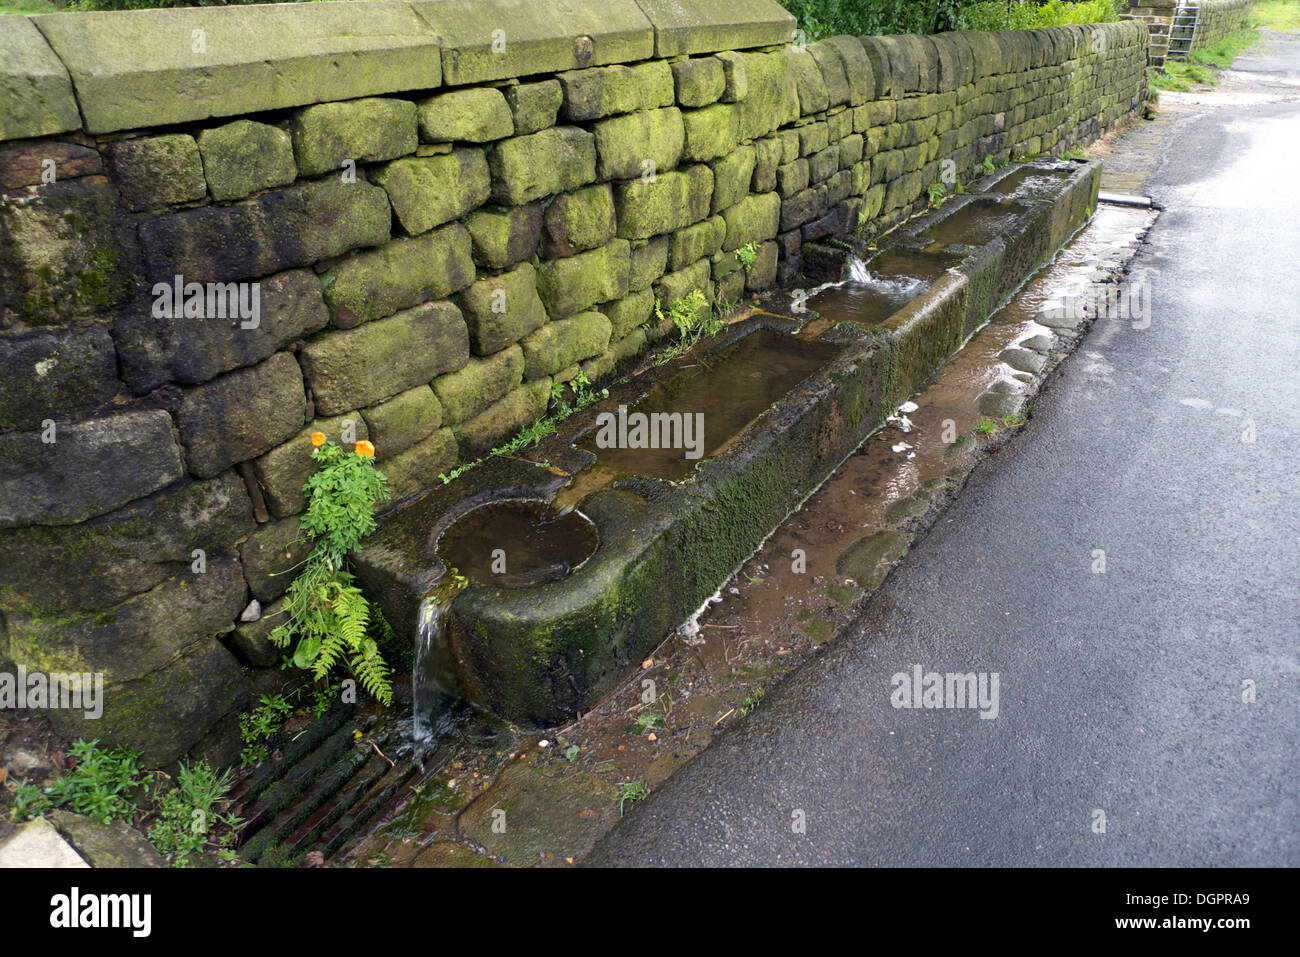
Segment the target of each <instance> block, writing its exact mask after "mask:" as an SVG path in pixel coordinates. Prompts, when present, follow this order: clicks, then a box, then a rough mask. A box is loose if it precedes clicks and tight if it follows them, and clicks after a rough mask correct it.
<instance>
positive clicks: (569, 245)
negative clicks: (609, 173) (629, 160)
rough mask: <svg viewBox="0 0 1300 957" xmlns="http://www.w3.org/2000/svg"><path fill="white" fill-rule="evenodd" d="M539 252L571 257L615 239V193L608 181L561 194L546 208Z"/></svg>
mask: <svg viewBox="0 0 1300 957" xmlns="http://www.w3.org/2000/svg"><path fill="white" fill-rule="evenodd" d="M543 222H544V227H545V228H544V231H543V234H542V255H543V256H545V257H547V258H549V259H557V258H562V257H565V256H572V255H573V254H574V253H578V252H581V251H582V250H584V249H592V248H594V247H596V246H600V245H602V244H604V243H606V242H608V241H609V240H611V239H613V238H614V231H615V229H616V226H617V224H616V222H615V220H614V193H613V191H612V190H611V189H610V187H609V184H608V183H602V184H600V185H598V186H587V187H585V188H583V189H580V190H576V191H575V192H572V193H561V194H560V195H559V196H557V197H555V199H554V200H553V201H552V202H551V205H550V206H548V207H546V214H545V216H544V218H543Z"/></svg>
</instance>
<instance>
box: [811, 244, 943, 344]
mask: <svg viewBox="0 0 1300 957" xmlns="http://www.w3.org/2000/svg"><path fill="white" fill-rule="evenodd" d="M958 261H959V260H958V259H957V257H955V256H946V255H943V254H933V253H925V252H920V251H917V250H913V249H905V248H901V247H895V248H893V249H890V250H887V251H885V252H883V253H881V254H880V255H879V256H876V257H874V258H873V259H871V260H870V261H869V262H864V261H863V260H861V259H857V258H856V257H855V258H854V259H852V260H851V261H850V262H849V278H848V279H846V280H844V281H843V282H840V283H835V284H834V285H831V286H828V287H826V288H825V289H823V290H821V291H820V292H818V293H817V294H816V295H814V296H813V297H812V298H810V299H809V300H808V308H809V309H812V310H814V311H815V312H817V313H818V315H819V317H820V318H818V319H815V320H813V321H812V322H810V323H809V324H808V326H807V327H806V328H805V329H804V330H803V332H802V333H801V334H800V337H801V338H806V339H815V338H817V337H818V336H820V335H822V334H823V333H824V332H826V331H827V330H828V329H831V328H832V327H834V326H835V325H836V324H838V323H840V322H843V321H845V320H851V321H853V322H859V323H862V324H864V325H877V324H879V323H882V322H884V321H885V320H886V319H888V318H889V317H890V316H892V315H893V314H894V313H896V312H898V310H900V309H902V308H903V307H904V306H906V305H907V304H908V303H909V302H911V301H912V300H913V299H915V298H916V297H917V296H919V295H921V293H923V292H925V290H927V289H929V288H930V286H931V285H933V284H934V282H935V280H936V279H938V278H939V277H940V276H942V275H943V274H944V273H945V272H947V271H948V270H949V269H950V268H951V267H953V266H955V265H957V263H958Z"/></svg>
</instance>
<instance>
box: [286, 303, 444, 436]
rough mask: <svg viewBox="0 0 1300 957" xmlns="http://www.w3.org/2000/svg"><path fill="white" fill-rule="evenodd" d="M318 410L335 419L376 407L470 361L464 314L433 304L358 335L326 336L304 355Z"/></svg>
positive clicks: (352, 332) (377, 323)
mask: <svg viewBox="0 0 1300 957" xmlns="http://www.w3.org/2000/svg"><path fill="white" fill-rule="evenodd" d="M300 355H301V358H302V364H303V372H304V374H305V375H306V377H307V382H308V384H309V385H310V386H311V389H312V394H313V396H314V397H315V399H316V409H317V411H318V412H322V413H324V414H326V415H335V414H337V413H340V412H344V411H347V410H349V409H357V408H363V407H365V406H368V405H374V404H375V403H377V402H381V401H383V400H384V399H388V398H391V397H392V396H395V395H397V393H399V392H405V391H406V390H407V389H410V388H412V387H414V386H417V385H420V384H421V383H427V382H432V381H433V379H434V378H435V377H436V376H438V375H441V374H442V373H444V372H451V371H452V370H454V369H459V368H460V367H461V366H463V365H464V364H465V363H466V362H468V361H469V335H468V333H467V332H466V330H465V320H464V319H462V318H461V314H460V310H459V309H457V308H456V307H455V306H453V305H452V304H451V303H449V302H430V303H425V304H423V305H420V306H416V307H415V308H413V309H407V310H405V311H403V312H399V313H397V314H396V315H393V316H389V317H388V318H386V319H376V320H374V321H373V322H368V323H366V324H365V325H363V326H358V327H357V328H355V329H343V330H338V331H332V332H325V333H322V334H321V335H319V336H318V337H317V338H315V339H313V340H312V341H311V342H309V343H307V344H306V345H305V346H304V347H303V349H302V352H301V353H300Z"/></svg>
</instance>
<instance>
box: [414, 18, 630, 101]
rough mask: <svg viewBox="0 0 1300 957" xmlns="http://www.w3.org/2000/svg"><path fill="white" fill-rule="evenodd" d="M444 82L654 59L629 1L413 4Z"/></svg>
mask: <svg viewBox="0 0 1300 957" xmlns="http://www.w3.org/2000/svg"><path fill="white" fill-rule="evenodd" d="M411 7H412V9H414V10H415V11H416V13H418V14H419V16H420V17H421V18H422V19H423V20H424V21H425V22H426V23H427V24H428V25H429V29H430V31H431V32H432V33H433V35H434V36H435V37H436V38H437V41H438V44H439V46H440V47H441V48H442V69H443V76H444V77H445V79H446V82H447V83H449V84H461V83H484V82H487V81H490V80H503V79H508V78H510V77H517V76H527V75H529V74H534V73H558V72H561V71H563V70H576V69H581V68H583V67H588V66H603V65H605V64H610V63H628V62H631V61H634V60H644V59H648V58H649V57H651V56H653V55H654V28H653V27H652V26H651V25H650V21H649V20H647V19H646V17H645V15H644V14H643V13H642V12H641V10H640V8H639V7H638V6H637V4H636V3H635V2H633V0H538V2H521V0H414V2H412V3H411Z"/></svg>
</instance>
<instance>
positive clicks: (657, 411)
mask: <svg viewBox="0 0 1300 957" xmlns="http://www.w3.org/2000/svg"><path fill="white" fill-rule="evenodd" d="M839 351H840V347H838V346H834V345H831V344H829V343H823V342H809V341H806V340H803V339H798V338H795V337H794V336H791V335H787V334H785V333H780V332H775V331H773V330H771V329H760V330H758V331H756V332H753V333H751V334H750V335H748V336H745V338H743V339H741V340H740V341H739V342H736V343H733V344H732V345H730V346H728V347H727V348H725V349H723V350H721V351H720V352H718V353H716V354H714V355H712V356H707V357H705V358H702V359H700V360H699V361H698V362H696V363H695V364H694V365H692V366H689V367H687V368H685V369H683V370H682V371H681V372H679V373H677V374H676V375H674V376H673V377H672V378H671V379H668V380H667V381H665V382H661V383H659V384H657V385H655V386H654V387H653V388H651V390H650V391H649V392H648V393H647V394H646V395H645V397H644V398H642V399H641V400H640V401H638V402H636V403H635V404H634V405H632V406H631V407H629V408H628V409H627V410H626V419H625V421H626V425H625V424H624V416H623V415H621V414H620V415H619V416H618V421H616V423H615V426H616V429H615V430H613V431H614V432H615V433H616V434H617V436H618V437H619V441H620V442H621V441H622V440H623V439H624V438H626V440H627V445H629V446H631V445H638V446H639V445H641V444H642V443H644V444H646V445H647V446H649V447H645V448H631V447H622V448H602V447H601V446H602V444H605V443H606V442H607V440H608V439H609V438H610V437H611V432H610V431H606V430H602V429H594V430H592V431H590V432H588V433H587V434H586V435H584V436H583V437H582V438H581V439H580V440H579V441H578V442H577V443H576V445H577V447H578V448H581V449H586V450H587V451H589V452H593V453H595V455H596V459H597V461H596V464H595V465H594V466H592V468H591V469H589V470H588V471H589V472H590V473H591V474H590V475H584V476H583V478H582V484H583V487H584V488H588V489H591V488H597V487H599V486H600V485H601V484H608V481H612V480H613V479H614V478H617V477H618V476H622V475H641V476H646V477H648V478H660V479H666V480H668V481H670V482H680V481H681V480H683V479H685V478H687V477H688V476H689V475H691V474H692V473H693V472H694V471H695V466H696V465H698V464H699V463H700V462H702V461H705V460H707V459H709V458H712V457H713V456H715V455H717V454H718V453H719V452H721V451H723V450H724V449H725V448H726V447H727V446H729V445H730V444H731V442H732V441H733V440H734V439H735V438H736V437H737V436H739V435H740V434H741V433H742V432H744V430H745V428H746V426H748V425H749V424H750V423H751V422H753V421H754V419H756V418H758V416H760V415H761V414H762V413H764V412H766V411H767V409H768V408H769V407H771V406H772V405H773V404H774V403H775V402H777V401H779V400H780V399H782V398H783V397H784V396H785V395H786V394H787V393H788V392H790V390H792V389H793V388H795V386H797V385H799V383H801V382H803V381H804V380H805V379H807V378H808V377H809V376H810V375H812V374H813V373H814V372H816V371H817V370H818V369H820V368H821V367H822V366H824V365H825V364H826V363H827V362H829V361H830V360H831V359H832V358H834V357H835V356H836V355H837V354H838V353H839ZM642 416H643V417H644V418H642ZM701 416H702V418H701ZM688 419H689V422H688ZM701 422H702V423H703V427H702V429H701V427H700V423H701ZM642 423H643V426H642V427H641V428H640V430H639V431H636V430H637V429H638V426H639V425H640V424H642ZM688 440H689V441H688Z"/></svg>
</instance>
